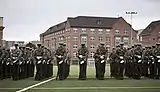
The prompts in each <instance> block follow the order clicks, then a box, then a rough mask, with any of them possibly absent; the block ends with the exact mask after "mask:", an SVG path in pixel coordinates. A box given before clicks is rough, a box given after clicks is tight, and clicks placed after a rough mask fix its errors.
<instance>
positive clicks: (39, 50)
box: [34, 44, 43, 81]
mask: <svg viewBox="0 0 160 92" xmlns="http://www.w3.org/2000/svg"><path fill="white" fill-rule="evenodd" d="M37 45H38V48H37V49H36V50H35V51H34V57H35V60H36V70H37V72H36V76H35V80H38V81H39V80H42V79H43V64H42V63H43V49H42V47H41V44H37Z"/></svg>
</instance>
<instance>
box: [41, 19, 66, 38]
mask: <svg viewBox="0 0 160 92" xmlns="http://www.w3.org/2000/svg"><path fill="white" fill-rule="evenodd" d="M66 22H67V21H65V22H62V23H59V24H57V25H55V26H52V27H50V28H49V29H48V30H47V31H46V32H44V33H42V34H40V36H42V35H48V34H51V33H53V32H57V31H59V30H63V29H65V26H66Z"/></svg>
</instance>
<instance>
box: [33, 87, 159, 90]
mask: <svg viewBox="0 0 160 92" xmlns="http://www.w3.org/2000/svg"><path fill="white" fill-rule="evenodd" d="M32 89H39V90H42V89H44V90H50V89H51V90H52V89H54V90H56V89H57V90H65V89H66V90H78V89H160V87H57V88H42V87H40V88H32Z"/></svg>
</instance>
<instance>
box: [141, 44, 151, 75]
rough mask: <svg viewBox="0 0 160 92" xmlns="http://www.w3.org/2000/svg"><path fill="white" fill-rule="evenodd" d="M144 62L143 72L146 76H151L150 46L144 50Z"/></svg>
mask: <svg viewBox="0 0 160 92" xmlns="http://www.w3.org/2000/svg"><path fill="white" fill-rule="evenodd" d="M142 58H143V64H142V68H143V72H142V75H143V76H144V77H149V75H148V72H149V71H148V68H149V62H150V50H149V47H146V49H145V50H144V51H143V55H142Z"/></svg>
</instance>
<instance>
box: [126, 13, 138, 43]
mask: <svg viewBox="0 0 160 92" xmlns="http://www.w3.org/2000/svg"><path fill="white" fill-rule="evenodd" d="M126 14H128V15H131V40H130V41H131V46H132V41H133V38H132V15H136V14H137V12H126Z"/></svg>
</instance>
